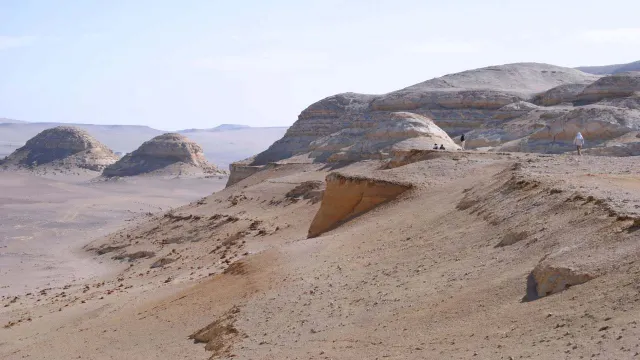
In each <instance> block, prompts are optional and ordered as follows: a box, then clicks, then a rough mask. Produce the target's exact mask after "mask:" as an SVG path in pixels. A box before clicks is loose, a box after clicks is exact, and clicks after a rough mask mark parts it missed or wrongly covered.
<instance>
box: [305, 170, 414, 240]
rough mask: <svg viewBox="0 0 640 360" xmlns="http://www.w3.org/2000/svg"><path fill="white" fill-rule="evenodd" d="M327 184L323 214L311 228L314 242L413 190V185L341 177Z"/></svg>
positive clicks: (333, 177)
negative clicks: (316, 238) (319, 236)
mask: <svg viewBox="0 0 640 360" xmlns="http://www.w3.org/2000/svg"><path fill="white" fill-rule="evenodd" d="M326 183H327V188H326V190H325V192H324V196H323V198H322V204H321V205H320V210H318V213H317V214H316V216H315V217H314V219H313V222H312V223H311V226H310V227H309V233H308V237H310V238H312V237H316V236H318V235H321V234H322V233H324V232H327V231H330V230H332V229H334V228H336V227H338V226H339V225H340V224H342V223H344V222H346V221H349V220H350V219H353V218H354V217H356V216H358V215H361V214H363V213H365V212H367V211H369V210H371V209H373V208H375V207H376V206H378V205H380V204H382V203H385V202H388V201H391V200H393V199H395V198H396V197H397V196H398V195H400V194H402V193H403V192H405V191H407V190H408V189H410V188H411V185H409V184H401V183H393V182H389V181H384V180H375V179H369V178H360V177H349V176H345V175H341V174H338V173H332V174H329V175H328V176H327V178H326Z"/></svg>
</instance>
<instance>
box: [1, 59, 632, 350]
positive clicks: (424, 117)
mask: <svg viewBox="0 0 640 360" xmlns="http://www.w3.org/2000/svg"><path fill="white" fill-rule="evenodd" d="M639 64H640V63H638V62H636V63H632V64H625V65H613V66H608V67H584V68H579V69H573V68H565V67H559V66H554V65H548V64H540V63H515V64H507V65H497V66H490V67H485V68H480V69H473V70H468V71H464V72H460V73H455V74H450V75H445V76H442V77H439V78H434V79H431V80H427V81H424V82H421V83H418V84H416V85H412V86H409V87H406V88H403V89H401V90H397V91H393V92H390V93H387V94H382V95H366V94H357V93H342V94H337V95H334V96H330V97H327V98H324V99H321V100H319V101H317V102H315V103H313V104H311V105H310V106H308V107H307V108H306V109H303V110H302V111H301V112H300V115H299V116H298V119H297V121H296V122H295V123H294V124H293V125H292V126H291V127H289V128H288V129H285V128H248V127H239V126H235V125H234V126H225V127H222V128H218V129H215V130H212V129H209V130H197V129H192V130H183V131H177V132H171V133H165V132H162V131H156V130H154V129H151V128H144V127H138V128H136V127H132V126H130V127H109V126H99V125H81V126H78V125H68V124H57V123H56V124H44V123H27V122H18V121H9V120H5V121H4V123H0V137H1V138H0V145H2V146H3V149H4V150H3V151H5V153H6V154H5V155H6V157H5V158H4V160H0V189H2V194H1V195H0V216H1V219H2V221H1V223H0V279H2V282H1V283H0V305H1V307H0V325H2V327H1V328H0V358H2V359H76V358H78V359H80V358H81V359H230V358H237V359H541V358H544V359H633V358H638V357H640V343H638V338H639V337H640V327H639V322H640V307H639V306H638V304H639V303H640V286H639V284H640V65H639ZM0 122H2V121H0ZM285 130H286V131H285ZM578 132H580V133H581V134H582V135H583V136H584V139H585V143H584V148H583V149H581V155H578V153H577V152H576V146H575V143H574V139H575V137H576V134H577V133H578ZM462 135H464V137H465V143H464V144H462V143H461V141H460V139H461V136H462ZM434 145H437V147H438V148H439V147H442V148H443V149H437V150H436V149H434Z"/></svg>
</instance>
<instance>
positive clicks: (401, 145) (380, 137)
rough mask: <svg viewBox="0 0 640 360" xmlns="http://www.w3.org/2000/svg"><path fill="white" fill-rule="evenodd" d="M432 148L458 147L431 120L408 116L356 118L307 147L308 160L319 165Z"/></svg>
mask: <svg viewBox="0 0 640 360" xmlns="http://www.w3.org/2000/svg"><path fill="white" fill-rule="evenodd" d="M434 144H438V145H444V147H445V149H449V150H457V149H459V146H458V145H456V144H455V143H454V142H453V140H451V138H450V137H449V135H447V133H446V132H444V131H443V130H442V129H440V128H439V127H438V126H436V125H435V124H434V123H433V121H431V119H428V118H426V117H424V116H420V115H417V114H412V113H409V112H392V113H388V112H373V113H370V114H367V115H364V114H363V115H358V116H356V117H354V118H353V120H352V121H351V123H350V125H349V126H348V127H347V128H344V129H342V130H340V131H338V132H335V133H333V134H330V135H327V136H324V137H321V138H320V139H317V140H315V141H313V142H312V143H311V144H310V145H309V150H310V151H311V154H310V156H311V157H312V158H314V159H316V160H318V161H321V162H337V161H359V160H364V159H380V158H386V157H388V153H389V152H390V151H393V150H398V149H431V148H433V146H434Z"/></svg>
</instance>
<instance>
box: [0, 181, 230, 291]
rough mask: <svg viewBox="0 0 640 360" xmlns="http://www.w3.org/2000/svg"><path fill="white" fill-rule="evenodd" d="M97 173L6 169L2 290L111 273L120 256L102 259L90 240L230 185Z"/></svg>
mask: <svg viewBox="0 0 640 360" xmlns="http://www.w3.org/2000/svg"><path fill="white" fill-rule="evenodd" d="M93 177H95V174H91V173H88V174H86V175H83V176H63V175H60V176H50V177H48V178H47V177H41V176H32V175H30V174H27V173H12V172H0V189H2V192H1V194H0V219H2V221H1V222H0V278H1V279H2V281H1V286H0V296H8V295H21V294H25V293H28V292H34V291H36V290H38V289H41V288H44V287H55V286H58V285H60V284H67V283H72V282H74V281H80V280H84V279H88V278H91V277H96V276H100V275H104V274H106V273H108V272H109V271H112V270H113V269H114V266H113V264H109V266H107V265H105V264H103V262H102V261H100V262H96V261H94V260H93V259H92V258H91V256H90V254H88V253H86V252H85V251H83V250H82V249H81V247H82V246H84V245H86V244H87V243H88V242H90V241H91V240H92V239H95V238H97V237H100V236H104V235H106V234H109V233H111V232H113V231H115V230H117V229H119V228H121V227H123V226H124V225H125V224H127V223H128V222H132V221H140V220H141V219H144V218H146V217H148V216H150V215H151V214H153V213H156V212H159V211H163V210H167V209H169V208H171V207H173V206H177V205H182V204H184V203H188V202H190V201H194V200H197V199H199V198H201V197H203V196H206V195H209V194H211V193H213V192H215V191H217V190H219V189H221V188H222V187H223V186H224V181H223V180H220V179H217V178H213V179H158V178H155V179H154V178H137V179H135V180H121V181H106V182H105V181H101V182H92V181H91V179H92V178H93Z"/></svg>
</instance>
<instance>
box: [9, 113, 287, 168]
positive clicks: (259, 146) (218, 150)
mask: <svg viewBox="0 0 640 360" xmlns="http://www.w3.org/2000/svg"><path fill="white" fill-rule="evenodd" d="M4 120H5V119H2V120H0V158H2V157H4V156H7V155H9V154H10V153H12V152H13V151H14V150H16V149H17V148H19V147H20V146H22V145H24V144H25V143H26V141H27V140H29V139H30V138H32V137H34V136H35V135H37V134H38V133H40V132H42V131H43V130H46V129H49V128H53V127H56V126H59V125H73V126H77V127H79V128H81V129H84V130H86V131H87V132H88V133H89V134H91V135H92V136H93V137H95V138H96V139H97V140H98V141H100V142H102V143H103V144H105V145H106V146H108V147H109V148H110V149H112V150H113V151H115V152H122V153H129V152H131V151H133V150H135V149H137V148H138V147H139V146H140V145H141V144H142V143H143V142H145V141H147V140H150V139H152V138H154V137H156V136H158V135H161V134H164V133H167V132H168V131H164V130H158V129H154V128H151V127H148V126H137V125H94V124H61V123H29V122H22V121H14V120H10V121H11V122H9V121H6V122H5V121H4ZM286 130H287V128H286V127H276V128H252V127H248V126H244V125H221V126H218V127H215V128H213V129H206V130H202V129H191V130H183V131H180V133H182V134H184V135H186V136H187V137H189V138H190V139H192V140H194V141H196V142H197V143H198V144H200V145H201V146H202V148H203V150H204V154H205V157H206V158H207V160H208V161H209V162H211V163H213V164H215V165H217V166H219V167H221V168H223V169H226V168H227V166H228V165H229V164H230V163H232V162H234V161H237V160H242V159H245V158H248V157H250V156H252V155H254V154H256V153H259V152H261V151H263V150H265V149H266V148H267V147H269V145H271V144H272V143H273V142H275V141H276V140H278V139H279V138H281V137H282V136H283V135H284V133H285V131H286Z"/></svg>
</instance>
